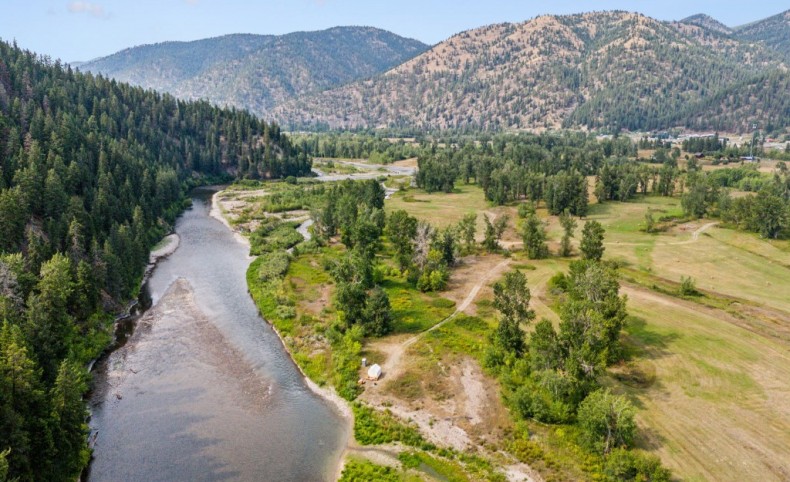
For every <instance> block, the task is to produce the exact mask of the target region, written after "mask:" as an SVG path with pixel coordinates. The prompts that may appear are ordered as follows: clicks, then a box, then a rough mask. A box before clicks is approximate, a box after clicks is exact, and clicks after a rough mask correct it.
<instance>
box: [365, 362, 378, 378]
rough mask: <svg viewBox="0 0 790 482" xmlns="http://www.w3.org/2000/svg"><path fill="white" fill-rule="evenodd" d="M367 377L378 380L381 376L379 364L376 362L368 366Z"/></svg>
mask: <svg viewBox="0 0 790 482" xmlns="http://www.w3.org/2000/svg"><path fill="white" fill-rule="evenodd" d="M368 378H369V379H371V380H378V379H379V378H381V366H380V365H379V364H378V363H376V364H374V365H371V366H370V368H368Z"/></svg>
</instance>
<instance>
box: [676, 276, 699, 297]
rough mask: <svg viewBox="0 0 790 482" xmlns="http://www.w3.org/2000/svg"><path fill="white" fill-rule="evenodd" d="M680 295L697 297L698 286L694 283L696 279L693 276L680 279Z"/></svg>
mask: <svg viewBox="0 0 790 482" xmlns="http://www.w3.org/2000/svg"><path fill="white" fill-rule="evenodd" d="M679 292H680V295H681V296H695V295H698V294H699V291H697V285H696V283H695V282H694V278H692V277H691V276H688V277H686V276H682V277H681V278H680V290H679Z"/></svg>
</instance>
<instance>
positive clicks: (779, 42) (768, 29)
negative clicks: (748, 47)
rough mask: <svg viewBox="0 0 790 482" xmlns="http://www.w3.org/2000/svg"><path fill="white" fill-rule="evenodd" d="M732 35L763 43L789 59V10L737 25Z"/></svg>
mask: <svg viewBox="0 0 790 482" xmlns="http://www.w3.org/2000/svg"><path fill="white" fill-rule="evenodd" d="M734 36H735V37H736V38H739V39H741V40H745V41H749V42H760V43H763V44H765V45H767V46H768V47H770V48H772V49H774V50H776V51H777V52H780V53H781V54H782V55H784V56H785V58H786V59H788V60H790V10H788V11H786V12H782V13H780V14H778V15H774V16H773V17H769V18H766V19H765V20H761V21H759V22H754V23H750V24H748V25H743V26H741V27H738V28H736V29H735V32H734Z"/></svg>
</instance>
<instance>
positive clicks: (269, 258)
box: [258, 251, 291, 281]
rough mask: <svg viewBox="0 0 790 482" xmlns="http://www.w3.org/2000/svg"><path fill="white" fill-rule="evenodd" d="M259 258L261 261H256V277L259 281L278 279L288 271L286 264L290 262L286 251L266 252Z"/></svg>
mask: <svg viewBox="0 0 790 482" xmlns="http://www.w3.org/2000/svg"><path fill="white" fill-rule="evenodd" d="M261 258H263V259H262V261H261V262H260V263H258V278H259V279H260V280H261V281H269V280H273V279H279V278H282V277H283V276H285V273H287V272H288V265H289V263H290V262H291V259H290V257H289V256H288V253H284V252H282V251H276V252H274V253H266V254H264V255H262V256H261Z"/></svg>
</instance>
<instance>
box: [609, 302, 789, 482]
mask: <svg viewBox="0 0 790 482" xmlns="http://www.w3.org/2000/svg"><path fill="white" fill-rule="evenodd" d="M624 292H625V293H626V294H627V295H628V297H629V300H628V309H629V313H630V314H631V316H632V317H631V320H630V323H629V328H628V330H627V331H628V332H629V335H628V338H629V340H630V341H631V342H632V343H633V344H635V345H636V346H637V347H639V350H638V351H640V352H641V354H640V356H639V357H638V358H636V359H635V362H634V364H635V367H634V368H635V369H636V370H637V371H639V372H641V374H642V375H643V377H644V378H646V379H647V380H648V382H647V383H646V385H648V386H647V387H644V386H640V384H637V386H629V385H628V384H625V383H616V385H617V386H618V387H619V389H620V390H623V391H625V392H626V393H629V394H630V395H631V396H632V399H633V400H634V401H635V402H636V403H637V405H638V406H639V408H640V410H639V412H638V415H637V419H638V421H639V424H640V427H642V429H643V430H642V431H641V437H640V441H639V444H640V445H641V446H642V447H643V448H645V449H647V450H650V451H654V452H655V453H657V454H658V455H659V456H660V457H661V459H662V460H663V462H664V463H665V464H666V465H667V466H669V467H670V468H672V469H673V471H674V473H675V474H676V475H678V476H680V477H681V478H683V479H684V480H716V481H725V480H727V481H745V480H760V481H786V480H790V456H788V454H790V350H789V349H788V345H787V343H786V342H781V341H778V340H775V339H771V338H768V337H766V336H764V335H761V334H759V333H753V332H751V331H748V330H746V329H744V328H741V327H740V326H738V325H736V324H735V323H732V322H731V320H729V316H730V315H728V314H726V313H724V312H722V311H721V310H713V309H708V308H704V307H701V306H700V305H698V304H696V303H693V302H687V301H684V300H679V299H677V298H673V297H670V296H666V295H660V294H655V293H653V292H651V291H647V290H644V289H642V288H631V287H625V289H624Z"/></svg>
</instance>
